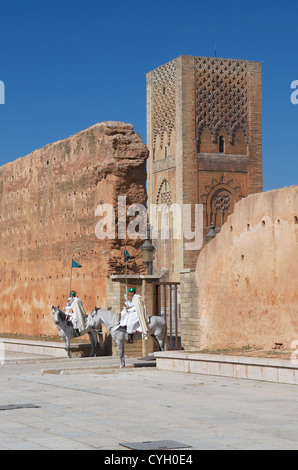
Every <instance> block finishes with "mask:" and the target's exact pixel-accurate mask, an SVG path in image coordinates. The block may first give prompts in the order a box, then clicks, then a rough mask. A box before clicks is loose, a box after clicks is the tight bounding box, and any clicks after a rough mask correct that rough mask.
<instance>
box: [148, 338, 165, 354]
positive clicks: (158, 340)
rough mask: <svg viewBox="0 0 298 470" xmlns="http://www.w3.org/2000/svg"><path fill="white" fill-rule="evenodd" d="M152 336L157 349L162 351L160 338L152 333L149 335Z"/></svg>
mask: <svg viewBox="0 0 298 470" xmlns="http://www.w3.org/2000/svg"><path fill="white" fill-rule="evenodd" d="M151 336H152V338H153V339H154V343H155V344H156V347H157V349H158V350H159V351H163V344H162V340H160V339H159V338H157V337H156V336H154V335H151Z"/></svg>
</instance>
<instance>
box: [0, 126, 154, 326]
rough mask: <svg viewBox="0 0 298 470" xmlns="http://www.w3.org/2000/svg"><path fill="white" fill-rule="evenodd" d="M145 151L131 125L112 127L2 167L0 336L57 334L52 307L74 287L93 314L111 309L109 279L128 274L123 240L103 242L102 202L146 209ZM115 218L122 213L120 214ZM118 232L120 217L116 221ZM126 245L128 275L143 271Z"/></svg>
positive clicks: (135, 246) (132, 246) (134, 248)
mask: <svg viewBox="0 0 298 470" xmlns="http://www.w3.org/2000/svg"><path fill="white" fill-rule="evenodd" d="M147 156H148V154H147V147H146V146H145V145H144V144H143V142H142V140H141V138H140V137H139V136H138V135H137V134H136V133H135V132H134V130H133V126H132V125H130V124H124V123H120V122H106V123H100V124H96V125H95V126H93V127H91V128H89V129H87V130H85V131H82V132H80V133H79V134H77V135H75V136H72V137H69V138H68V139H66V140H63V141H60V142H56V143H53V144H50V145H47V146H46V147H44V148H42V149H39V150H36V151H35V152H33V153H31V154H30V155H28V156H26V157H23V158H20V159H18V160H16V161H15V162H12V163H9V164H7V165H5V166H3V167H2V168H0V237H1V248H0V292H1V294H0V299H1V303H0V332H2V333H3V332H9V333H13V332H17V333H22V334H45V335H46V334H55V333H56V332H57V330H56V327H55V326H54V325H53V320H52V313H51V309H50V306H51V305H52V304H54V305H58V304H59V305H60V306H61V307H62V306H64V305H65V304H66V300H67V297H68V292H69V288H70V272H71V261H72V258H74V259H76V260H77V261H78V262H79V263H80V264H81V265H82V266H83V267H82V268H81V269H73V281H72V288H73V289H75V290H76V291H77V292H78V295H79V297H80V298H81V300H82V301H83V303H84V306H85V309H86V311H87V313H90V312H91V310H92V308H93V307H94V306H95V305H98V306H102V307H104V306H106V278H107V276H108V275H110V274H115V273H121V272H123V269H124V266H123V252H124V240H120V241H119V240H117V239H113V240H99V239H98V238H97V237H96V235H95V227H96V224H97V222H98V220H99V217H96V216H95V210H96V208H97V207H98V206H99V205H100V204H105V203H111V204H113V205H114V207H115V208H117V198H118V195H123V196H126V197H127V205H130V204H132V203H135V202H137V203H140V204H144V205H145V204H146V188H145V185H146V159H147ZM116 216H117V213H116ZM116 233H117V218H116ZM141 243H142V241H132V240H129V242H128V251H129V253H130V256H131V259H130V261H129V265H128V267H129V273H138V274H139V273H140V272H143V271H144V265H143V263H142V259H141V254H140V250H139V246H140V244H141Z"/></svg>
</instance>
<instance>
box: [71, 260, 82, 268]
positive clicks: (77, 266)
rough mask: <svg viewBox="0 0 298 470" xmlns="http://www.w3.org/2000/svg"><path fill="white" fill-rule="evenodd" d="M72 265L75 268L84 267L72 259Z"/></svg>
mask: <svg viewBox="0 0 298 470" xmlns="http://www.w3.org/2000/svg"><path fill="white" fill-rule="evenodd" d="M72 267H73V268H82V267H83V266H82V265H81V264H79V263H77V262H76V261H74V260H72Z"/></svg>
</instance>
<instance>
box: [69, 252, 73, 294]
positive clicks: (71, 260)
mask: <svg viewBox="0 0 298 470" xmlns="http://www.w3.org/2000/svg"><path fill="white" fill-rule="evenodd" d="M72 267H73V266H72V260H71V270H70V287H69V292H71V284H72Z"/></svg>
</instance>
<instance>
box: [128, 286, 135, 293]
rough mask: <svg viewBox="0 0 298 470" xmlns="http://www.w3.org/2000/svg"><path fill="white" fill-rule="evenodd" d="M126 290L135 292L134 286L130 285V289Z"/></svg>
mask: <svg viewBox="0 0 298 470" xmlns="http://www.w3.org/2000/svg"><path fill="white" fill-rule="evenodd" d="M128 292H136V288H135V287H132V288H131V289H128Z"/></svg>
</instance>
